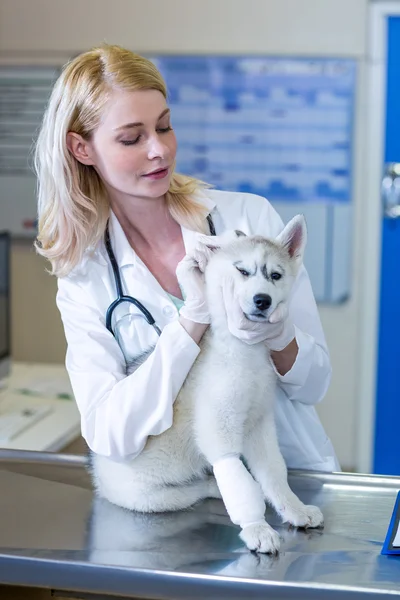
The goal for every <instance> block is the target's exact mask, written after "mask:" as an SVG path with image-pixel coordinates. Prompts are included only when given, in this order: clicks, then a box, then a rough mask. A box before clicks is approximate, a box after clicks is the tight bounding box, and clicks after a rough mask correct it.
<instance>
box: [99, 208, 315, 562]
mask: <svg viewBox="0 0 400 600" xmlns="http://www.w3.org/2000/svg"><path fill="white" fill-rule="evenodd" d="M202 241H203V246H204V248H206V250H207V252H208V253H209V256H208V260H207V264H206V263H204V265H202V266H203V267H205V277H206V287H207V294H208V303H209V307H210V314H211V326H210V328H209V330H208V331H207V332H206V334H205V335H204V336H203V339H202V341H201V352H200V354H199V356H198V358H197V360H196V362H195V363H194V365H193V367H192V369H191V371H190V373H189V375H188V377H187V378H186V381H185V383H184V385H183V387H182V389H181V391H180V393H179V394H178V397H177V399H176V401H175V404H174V422H173V426H172V427H171V428H170V429H169V430H167V431H165V432H164V433H163V434H161V435H159V436H153V437H150V438H149V439H148V441H147V444H146V446H145V448H144V450H143V452H142V453H141V454H140V455H139V456H138V457H136V458H135V459H134V460H127V461H125V462H116V461H113V460H110V459H109V458H106V457H102V456H99V455H93V460H92V472H93V477H94V482H95V487H96V489H97V492H98V494H99V495H100V496H102V497H104V498H106V499H107V500H109V501H110V502H112V503H114V504H117V505H119V506H122V507H125V508H128V509H132V510H136V511H141V512H163V511H175V510H180V509H184V508H188V507H190V506H191V505H193V504H194V503H196V502H198V501H199V500H202V499H204V498H207V497H215V498H219V497H221V494H222V499H223V500H224V503H225V506H226V508H227V511H228V514H229V516H230V517H231V519H232V521H233V522H234V523H236V524H238V525H240V527H241V529H242V530H241V533H240V536H241V538H242V539H243V541H244V542H245V543H246V545H247V547H248V548H249V549H251V550H258V551H260V552H271V553H275V552H277V551H278V550H279V545H280V541H279V536H278V534H277V533H276V532H275V531H274V530H273V529H272V528H271V527H270V525H268V523H267V522H266V521H265V519H264V510H265V504H264V502H265V500H267V501H268V502H269V503H271V504H272V506H274V508H275V510H276V511H277V512H278V513H279V514H280V516H281V517H282V520H283V521H284V522H289V523H291V524H292V525H294V526H299V527H318V526H320V525H322V523H323V516H322V513H321V512H320V510H319V509H318V508H317V507H314V506H306V505H304V504H303V503H302V502H301V501H300V500H299V499H298V498H297V496H295V494H294V493H293V492H292V491H291V489H290V488H289V485H288V483H287V470H286V465H285V463H284V460H283V457H282V455H281V452H280V450H279V446H278V442H277V436H276V431H275V423H274V411H273V402H274V396H275V387H276V374H275V371H274V369H273V367H272V364H271V360H270V356H269V352H268V349H267V346H266V345H265V344H264V343H257V344H254V345H248V344H246V343H244V342H242V341H240V340H239V339H237V338H236V337H234V336H232V335H231V334H230V332H229V330H228V327H227V320H226V313H225V308H224V304H223V300H222V281H223V279H224V278H231V279H232V280H233V284H234V291H235V294H236V295H237V298H238V301H239V304H240V306H241V309H242V310H243V312H244V313H245V314H246V315H247V316H248V318H249V319H250V320H254V321H263V320H265V319H268V318H269V316H270V315H271V314H272V313H273V312H274V311H275V310H276V309H278V313H275V316H276V314H279V312H282V314H283V313H284V311H285V306H286V304H287V302H288V301H289V297H290V292H291V289H292V285H293V282H294V281H295V278H296V276H297V273H298V271H299V268H300V266H301V264H302V261H303V254H304V248H305V244H306V227H305V222H304V219H303V217H301V216H298V217H295V218H294V219H292V221H290V223H288V225H287V226H286V227H285V228H284V230H283V232H282V233H281V234H280V235H279V236H278V238H277V239H275V240H269V239H266V238H262V237H260V236H252V237H246V236H239V237H238V236H237V235H236V234H235V233H231V234H228V235H225V236H223V237H222V238H211V237H210V238H206V237H204V238H203V240H202ZM197 254H199V252H198V251H197ZM200 254H201V252H200ZM193 260H194V266H197V265H198V264H199V262H200V259H199V256H197V257H195V258H194V259H193ZM239 269H240V270H239ZM272 273H279V274H280V275H281V277H280V278H276V276H272ZM180 275H181V277H184V276H185V274H184V273H181V274H180ZM186 279H187V280H186V281H185V280H184V281H181V283H182V285H183V288H184V290H185V291H187V290H188V289H189V287H190V277H187V278H186ZM257 294H265V295H268V296H270V298H271V305H270V307H269V308H267V309H265V310H263V311H260V310H258V309H257V307H256V306H255V304H254V297H255V296H256V295H257ZM282 307H283V308H282ZM241 457H243V458H244V460H245V462H246V465H247V467H248V468H245V467H244V464H243V462H242V458H241ZM213 469H214V474H215V476H216V478H215V477H214V476H213V474H212V473H213Z"/></svg>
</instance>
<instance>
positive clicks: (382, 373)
mask: <svg viewBox="0 0 400 600" xmlns="http://www.w3.org/2000/svg"><path fill="white" fill-rule="evenodd" d="M386 86H387V87H386V126H385V141H384V163H385V164H384V165H383V185H382V197H383V200H384V202H383V203H382V259H381V289H380V308H379V333H378V343H379V346H378V353H377V354H378V365H377V388H376V411H375V448H374V461H373V471H374V473H379V474H390V475H400V210H399V208H400V207H399V199H400V17H397V16H396V17H394V16H393V17H388V19H387V83H386Z"/></svg>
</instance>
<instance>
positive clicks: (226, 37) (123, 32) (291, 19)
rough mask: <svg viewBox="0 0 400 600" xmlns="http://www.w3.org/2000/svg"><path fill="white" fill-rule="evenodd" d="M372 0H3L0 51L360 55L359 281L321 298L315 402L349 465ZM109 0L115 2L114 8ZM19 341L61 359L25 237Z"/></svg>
mask: <svg viewBox="0 0 400 600" xmlns="http://www.w3.org/2000/svg"><path fill="white" fill-rule="evenodd" d="M367 5H368V1H367V0H247V2H243V0H201V2H200V1H198V2H193V1H189V2H188V1H185V0H168V2H166V1H165V0H114V1H113V2H112V3H111V2H107V1H106V0H86V1H85V2H82V1H81V0H69V1H68V2H66V1H65V2H64V1H61V0H56V1H54V0H35V1H34V2H29V1H28V0H2V2H1V5H0V60H2V61H3V62H4V61H5V62H7V61H10V60H12V61H25V60H26V61H31V62H52V61H54V60H58V61H61V62H62V61H63V60H64V59H66V58H68V57H69V56H70V55H72V54H75V53H77V52H79V51H81V50H85V49H87V48H88V47H90V46H91V45H96V44H98V43H99V42H101V41H103V40H105V41H107V42H112V43H118V44H121V45H125V46H127V47H129V48H131V49H134V50H136V51H138V52H170V53H176V52H187V53H212V52H214V53H223V54H229V53H246V52H247V53H266V54H277V55H279V54H294V55H332V56H346V57H354V58H357V59H359V63H360V72H359V83H358V100H357V123H356V147H355V185H354V202H355V220H354V244H353V273H354V290H353V295H352V298H351V299H350V301H349V302H347V303H346V304H344V305H342V306H336V307H330V306H326V307H321V316H322V321H323V325H324V328H325V331H326V335H327V339H328V344H329V347H330V351H331V356H332V363H333V368H334V375H333V381H332V385H331V388H330V391H329V393H328V395H327V398H326V400H325V401H324V403H323V404H322V405H321V406H320V407H318V410H319V412H320V415H321V418H322V420H323V423H324V425H325V427H326V429H327V431H328V434H329V435H330V436H331V437H332V439H333V441H334V444H335V446H336V448H337V451H338V454H339V458H340V460H341V462H342V464H343V466H345V467H350V468H351V467H353V466H354V465H355V437H356V434H357V430H356V425H357V414H356V412H357V378H358V373H357V357H358V353H359V347H358V339H359V327H360V324H359V322H358V315H359V313H360V311H359V306H360V305H359V303H360V298H359V287H360V282H359V275H358V273H359V270H360V269H359V268H358V267H359V265H360V260H361V256H362V252H361V243H362V236H361V235H360V234H361V231H362V217H363V213H362V194H363V191H362V154H361V152H362V149H363V147H364V144H365V140H364V137H363V136H364V126H363V120H364V118H365V117H364V114H365V107H364V103H363V98H364V96H365V94H364V88H365V81H364V80H365V64H364V62H365V55H366V19H367ZM111 6H112V8H111ZM12 275H13V288H12V289H13V343H14V353H15V358H17V359H30V360H36V359H37V360H48V361H56V362H57V361H60V360H62V357H63V354H64V350H65V344H64V340H63V336H62V329H61V326H60V323H59V319H58V315H57V312H56V309H55V307H54V295H55V289H56V282H55V281H54V280H53V279H52V278H50V277H49V276H48V275H46V274H45V272H44V263H43V261H42V260H41V259H39V258H38V257H36V256H34V255H33V254H32V253H31V252H30V250H29V249H28V248H27V247H26V246H24V245H16V244H15V245H14V248H13V271H12Z"/></svg>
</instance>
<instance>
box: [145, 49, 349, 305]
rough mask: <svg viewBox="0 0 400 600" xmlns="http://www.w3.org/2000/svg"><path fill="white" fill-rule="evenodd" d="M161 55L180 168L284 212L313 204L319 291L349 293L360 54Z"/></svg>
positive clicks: (312, 247) (313, 261) (327, 295)
mask: <svg viewBox="0 0 400 600" xmlns="http://www.w3.org/2000/svg"><path fill="white" fill-rule="evenodd" d="M151 58H152V60H153V61H154V62H155V63H156V65H157V66H158V67H159V69H160V70H161V72H162V74H163V75H164V77H165V80H166V82H167V86H168V89H169V103H170V106H171V110H172V123H173V127H174V129H175V132H176V134H177V137H178V157H177V169H178V171H180V172H183V173H186V174H189V175H193V176H195V177H198V178H199V179H202V180H203V181H207V182H209V183H211V184H213V185H214V186H215V187H216V188H218V189H227V190H237V191H245V192H252V193H255V194H259V195H261V196H264V197H266V198H268V200H270V202H272V204H273V205H274V206H275V208H276V209H277V210H278V212H279V213H280V215H281V216H282V218H283V220H284V221H287V220H288V219H289V218H290V217H291V216H293V215H294V214H297V213H299V212H301V213H303V214H304V215H305V217H306V219H307V224H308V230H309V241H308V248H307V252H306V266H307V269H308V271H309V274H310V278H311V281H312V284H313V289H314V293H315V295H316V298H317V300H318V301H319V302H340V301H343V300H345V299H346V298H348V296H349V295H350V293H351V289H350V267H351V264H350V263H351V260H350V257H351V250H352V248H351V229H352V227H351V217H352V201H351V199H352V150H353V149H352V145H353V111H354V95H355V79H356V62H355V61H354V60H350V59H349V60H347V59H333V58H323V59H311V58H310V59H308V58H288V57H285V58H280V57H252V56H249V57H215V56H157V57H154V56H152V57H151Z"/></svg>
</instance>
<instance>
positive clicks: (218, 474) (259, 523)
mask: <svg viewBox="0 0 400 600" xmlns="http://www.w3.org/2000/svg"><path fill="white" fill-rule="evenodd" d="M212 466H213V469H214V475H215V479H216V480H217V484H218V487H219V489H220V492H221V495H222V499H223V501H224V504H225V507H226V510H227V512H228V514H229V517H230V519H231V521H232V522H233V523H235V525H239V526H240V527H241V529H242V531H241V533H240V537H241V538H242V540H243V541H244V542H245V544H246V546H247V547H248V548H249V550H256V551H258V552H267V553H271V554H276V553H277V552H278V551H279V547H280V539H279V535H278V534H277V533H276V531H274V530H273V529H272V527H271V526H270V525H268V523H267V522H266V521H265V518H264V513H265V501H264V496H263V493H262V490H261V487H260V485H259V483H257V481H255V480H254V479H253V477H252V476H251V474H250V473H249V472H248V470H247V469H246V467H245V466H244V464H243V462H242V461H241V459H240V457H239V456H238V455H234V454H231V455H229V454H228V455H225V456H221V457H220V458H218V459H217V460H215V461H214V463H213V465H212Z"/></svg>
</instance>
